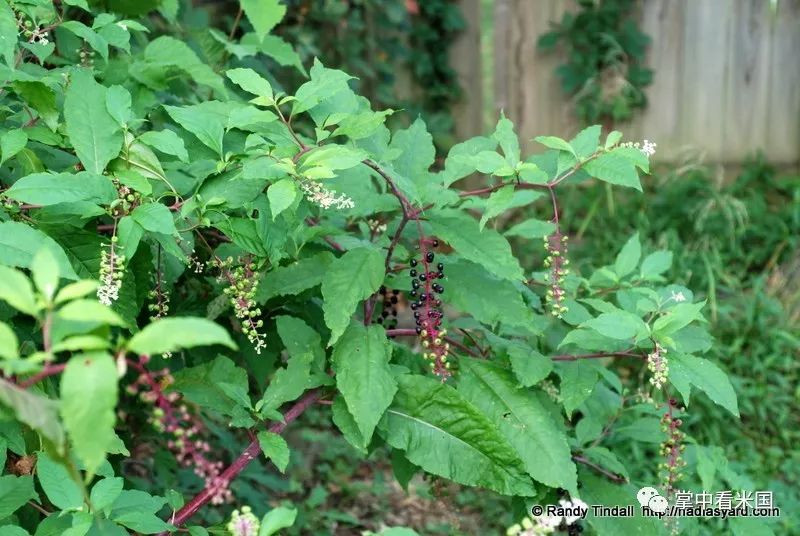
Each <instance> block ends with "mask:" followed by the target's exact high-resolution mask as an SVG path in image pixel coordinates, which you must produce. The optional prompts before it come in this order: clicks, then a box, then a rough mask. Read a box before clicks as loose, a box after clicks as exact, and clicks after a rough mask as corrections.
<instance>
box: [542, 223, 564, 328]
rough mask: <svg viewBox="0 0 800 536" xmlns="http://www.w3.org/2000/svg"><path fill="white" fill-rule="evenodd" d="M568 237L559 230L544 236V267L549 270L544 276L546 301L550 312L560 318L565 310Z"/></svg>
mask: <svg viewBox="0 0 800 536" xmlns="http://www.w3.org/2000/svg"><path fill="white" fill-rule="evenodd" d="M568 240H569V238H568V237H567V236H566V235H562V234H561V231H556V232H555V233H553V234H552V235H550V236H546V237H545V238H544V248H545V250H546V251H547V258H546V259H545V260H544V266H545V268H548V269H549V270H550V272H549V273H548V274H546V275H545V276H544V278H545V281H547V282H548V283H549V285H550V288H549V289H547V303H548V304H549V305H550V313H551V314H552V315H553V316H555V317H557V318H561V317H562V316H563V315H564V313H566V312H567V307H566V306H565V305H564V296H565V295H566V291H565V290H564V286H563V285H564V281H565V280H566V278H567V275H569V268H567V266H569V259H567V258H566V256H567V241H568Z"/></svg>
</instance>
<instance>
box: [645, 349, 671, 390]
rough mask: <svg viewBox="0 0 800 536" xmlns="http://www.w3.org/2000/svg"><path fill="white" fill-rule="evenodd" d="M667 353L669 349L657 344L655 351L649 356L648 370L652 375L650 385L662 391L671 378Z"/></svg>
mask: <svg viewBox="0 0 800 536" xmlns="http://www.w3.org/2000/svg"><path fill="white" fill-rule="evenodd" d="M666 353H667V349H666V348H664V347H663V346H661V345H660V344H658V343H656V347H655V349H654V350H653V351H652V352H650V353H649V354H647V369H648V370H649V371H650V372H651V373H652V376H651V377H650V385H652V386H653V387H655V388H656V389H661V388H662V387H663V386H664V384H665V383H667V378H668V377H669V364H668V363H667V358H666Z"/></svg>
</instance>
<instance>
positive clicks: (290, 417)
mask: <svg viewBox="0 0 800 536" xmlns="http://www.w3.org/2000/svg"><path fill="white" fill-rule="evenodd" d="M321 396H322V392H321V391H319V390H314V391H309V392H308V393H306V394H305V395H303V397H302V398H300V400H298V401H297V402H296V403H295V404H294V405H293V406H292V407H291V408H289V409H288V410H287V411H286V413H284V415H283V422H275V423H273V424H272V425H271V426H270V427H269V431H270V432H272V433H274V434H280V433H281V432H283V430H284V429H285V428H286V426H288V425H289V424H290V423H291V422H292V421H294V420H295V419H297V418H298V417H299V416H300V415H302V413H303V412H304V411H305V410H307V409H308V408H309V407H310V406H312V405H313V404H314V403H315V402H316V401H317V400H319V398H320V397H321ZM259 454H261V445H259V443H258V440H257V439H256V440H254V441H252V442H251V443H250V444H249V445H248V446H247V448H246V449H244V452H242V453H241V454H240V455H239V457H238V458H236V460H234V461H233V463H232V464H230V465H229V466H228V467H227V468H226V469H225V470H224V471H223V472H222V473H220V475H219V476H220V478H221V479H223V480H224V481H225V482H230V481H232V480H233V479H234V478H236V476H237V475H238V474H239V473H241V472H242V470H243V469H244V468H245V467H247V465H248V464H249V463H250V462H251V461H253V460H254V459H256V458H257V457H258V455H259ZM215 492H216V488H214V487H208V486H207V487H206V488H204V489H203V491H201V492H200V493H198V494H197V495H195V496H194V498H193V499H192V500H190V501H189V502H188V503H186V504H185V505H184V507H183V508H181V509H180V510H178V511H177V512H176V513H175V515H174V516H172V518H171V520H170V522H171V523H172V524H173V525H175V526H176V527H179V526H181V525H183V524H184V523H186V521H187V520H188V519H189V518H190V517H192V516H193V515H194V514H195V513H197V511H198V510H200V508H202V507H203V506H204V505H205V504H206V503H207V502H209V501H210V500H211V498H212V497H213V496H214V493H215ZM167 534H168V533H166V532H162V533H161V536H166V535H167Z"/></svg>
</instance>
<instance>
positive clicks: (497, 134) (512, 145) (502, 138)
mask: <svg viewBox="0 0 800 536" xmlns="http://www.w3.org/2000/svg"><path fill="white" fill-rule="evenodd" d="M492 137H493V138H494V139H496V140H497V142H498V143H499V144H500V148H501V149H503V154H504V155H505V157H506V162H508V165H509V166H511V167H512V168H516V167H517V164H519V158H520V151H519V138H518V137H517V133H516V132H514V123H512V122H511V121H510V120H509V119H508V118H507V117H506V116H505V115H504V114H501V116H500V120H499V121H498V122H497V126H496V127H495V129H494V134H493V135H492Z"/></svg>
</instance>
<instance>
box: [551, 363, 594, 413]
mask: <svg viewBox="0 0 800 536" xmlns="http://www.w3.org/2000/svg"><path fill="white" fill-rule="evenodd" d="M558 374H559V376H561V389H560V393H561V401H562V404H563V405H564V411H566V412H567V415H568V416H569V417H572V414H573V413H574V412H575V410H576V409H578V406H580V405H581V404H583V402H584V401H585V400H586V399H587V398H589V396H591V394H592V391H594V388H595V386H596V385H597V381H598V375H597V370H596V369H595V368H594V367H593V366H592V364H591V363H587V362H586V360H585V359H578V360H577V361H572V362H566V363H561V364H560V366H559V367H558Z"/></svg>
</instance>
